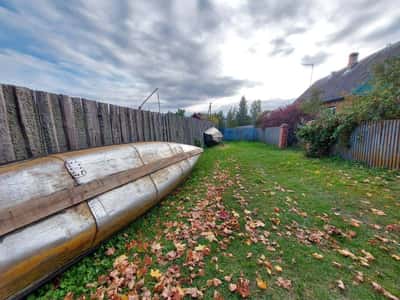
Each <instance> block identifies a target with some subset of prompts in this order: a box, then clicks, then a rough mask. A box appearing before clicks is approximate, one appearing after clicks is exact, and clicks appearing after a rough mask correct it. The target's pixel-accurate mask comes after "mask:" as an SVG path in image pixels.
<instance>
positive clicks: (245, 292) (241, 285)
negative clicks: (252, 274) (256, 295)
mask: <svg viewBox="0 0 400 300" xmlns="http://www.w3.org/2000/svg"><path fill="white" fill-rule="evenodd" d="M249 285H250V282H249V280H248V279H246V278H243V277H240V278H239V279H238V281H237V284H236V292H237V293H239V295H240V296H241V297H242V298H247V297H249V296H250V287H249Z"/></svg>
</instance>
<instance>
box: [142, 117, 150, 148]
mask: <svg viewBox="0 0 400 300" xmlns="http://www.w3.org/2000/svg"><path fill="white" fill-rule="evenodd" d="M142 112H143V135H144V140H145V141H146V142H148V141H151V134H150V120H149V119H150V116H149V112H148V111H147V110H143V111H142Z"/></svg>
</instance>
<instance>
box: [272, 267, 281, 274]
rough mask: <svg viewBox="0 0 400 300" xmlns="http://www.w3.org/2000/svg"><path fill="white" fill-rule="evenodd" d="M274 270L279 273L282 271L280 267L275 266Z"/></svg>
mask: <svg viewBox="0 0 400 300" xmlns="http://www.w3.org/2000/svg"><path fill="white" fill-rule="evenodd" d="M274 269H275V271H277V272H279V273H281V272H282V271H283V270H282V267H281V266H275V267H274Z"/></svg>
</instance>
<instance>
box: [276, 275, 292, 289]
mask: <svg viewBox="0 0 400 300" xmlns="http://www.w3.org/2000/svg"><path fill="white" fill-rule="evenodd" d="M276 284H277V285H278V286H279V287H281V288H284V289H287V290H290V289H291V288H292V281H291V280H289V279H284V278H282V277H278V279H277V280H276Z"/></svg>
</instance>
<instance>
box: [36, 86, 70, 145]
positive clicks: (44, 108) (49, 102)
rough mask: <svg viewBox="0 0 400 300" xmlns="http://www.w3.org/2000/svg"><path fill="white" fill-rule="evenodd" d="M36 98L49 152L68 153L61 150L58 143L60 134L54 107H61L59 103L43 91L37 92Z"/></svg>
mask: <svg viewBox="0 0 400 300" xmlns="http://www.w3.org/2000/svg"><path fill="white" fill-rule="evenodd" d="M55 96H56V95H55ZM35 97H36V103H37V107H38V112H39V117H40V125H41V127H42V131H43V137H44V142H45V145H46V149H47V152H48V153H57V152H61V151H66V149H61V147H60V143H59V141H58V137H59V134H58V133H57V125H56V119H55V116H54V110H55V109H54V108H53V107H54V106H59V103H58V101H55V102H54V101H53V99H51V98H50V94H49V93H46V92H42V91H35ZM56 99H57V98H56Z"/></svg>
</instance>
